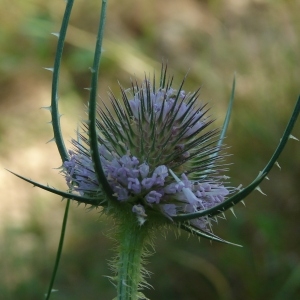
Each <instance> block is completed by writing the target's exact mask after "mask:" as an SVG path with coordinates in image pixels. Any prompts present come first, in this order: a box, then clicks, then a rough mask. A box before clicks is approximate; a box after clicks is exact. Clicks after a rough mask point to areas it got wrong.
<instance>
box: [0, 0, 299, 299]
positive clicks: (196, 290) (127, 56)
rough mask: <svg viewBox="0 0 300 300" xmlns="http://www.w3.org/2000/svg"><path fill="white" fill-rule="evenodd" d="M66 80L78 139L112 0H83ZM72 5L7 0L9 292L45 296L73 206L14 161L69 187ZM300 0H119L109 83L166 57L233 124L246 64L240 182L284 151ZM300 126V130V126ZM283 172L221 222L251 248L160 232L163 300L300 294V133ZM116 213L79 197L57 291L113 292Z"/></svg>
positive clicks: (240, 106)
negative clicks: (56, 90)
mask: <svg viewBox="0 0 300 300" xmlns="http://www.w3.org/2000/svg"><path fill="white" fill-rule="evenodd" d="M75 2H76V3H75V6H74V12H73V15H72V18H71V22H70V27H69V31H68V36H67V41H66V45H65V52H64V57H63V64H62V71H61V77H60V78H61V81H60V99H61V100H60V106H61V113H63V114H64V116H63V117H62V126H63V131H64V136H65V138H66V139H67V140H70V139H71V136H74V130H75V129H76V126H77V122H78V121H79V120H80V119H82V118H85V113H84V107H85V104H86V102H87V99H88V94H87V91H86V90H84V88H85V87H88V86H89V80H90V72H89V70H88V67H90V66H91V64H92V55H93V45H94V42H95V32H96V27H97V24H98V10H99V8H100V1H87V0H77V1H75ZM64 5H65V2H64V1H62V0H52V1H43V0H30V1H24V0H0V7H1V9H0V110H1V118H0V166H1V168H0V191H1V202H0V278H1V280H0V298H1V299H7V300H11V299H12V300H14V299H31V300H32V299H33V300H34V299H42V297H43V294H44V293H45V292H46V289H47V286H48V283H49V279H50V275H51V271H52V266H53V263H54V259H55V252H56V248H57V243H58V237H59V232H60V226H61V220H62V217H63V212H64V207H65V204H64V203H62V202H61V201H60V199H59V197H56V196H53V195H50V194H48V193H46V192H44V191H41V190H38V189H37V188H34V189H33V188H32V187H31V186H30V185H28V184H27V183H24V182H22V181H21V180H19V179H17V178H16V177H14V176H13V175H11V174H9V173H8V172H7V171H5V170H4V168H8V169H10V170H13V171H15V172H17V173H20V174H22V175H24V176H28V177H31V178H32V179H34V180H37V181H39V182H41V183H49V184H50V185H52V186H55V187H57V188H60V189H62V190H64V189H65V184H64V180H63V178H62V176H61V175H59V174H58V170H56V169H55V168H57V167H59V166H60V158H59V155H58V152H57V150H56V146H55V144H54V143H49V144H46V141H47V140H50V139H51V138H52V133H51V126H49V125H48V124H47V123H46V122H47V121H50V116H49V113H48V112H47V111H46V110H41V109H40V107H42V106H47V105H49V101H50V89H51V73H50V72H47V71H45V70H43V69H42V67H51V66H52V65H53V59H54V54H55V47H56V38H55V36H53V35H50V33H51V32H57V31H58V30H59V26H60V23H61V19H62V14H63V11H64ZM299 11H300V2H299V1H295V0H290V1H288V0H286V1H284V0H277V1H272V0H230V1H229V0H228V1H221V0H164V1H160V0H152V1H146V0H123V1H117V0H110V1H109V9H108V18H107V27H106V38H105V41H104V49H105V52H104V55H103V59H102V65H101V66H102V69H101V73H100V79H101V82H100V90H99V94H100V96H101V97H102V98H103V99H107V94H106V91H107V90H108V88H111V89H112V90H113V91H114V92H115V93H116V94H117V95H119V94H118V93H119V92H118V86H117V81H118V80H119V81H120V82H121V83H122V85H123V86H124V87H126V86H127V85H128V86H129V85H130V77H134V76H135V77H136V78H137V79H142V78H143V76H144V74H145V72H146V73H147V74H148V73H149V72H153V70H156V71H157V74H158V72H159V68H160V63H161V61H163V60H165V61H166V60H167V61H168V65H169V69H170V72H171V73H172V74H174V76H175V82H176V83H179V82H180V81H181V79H182V77H183V76H184V75H185V74H186V72H187V71H189V75H188V79H187V83H186V86H185V89H186V90H187V91H191V90H195V89H197V88H198V87H199V86H202V92H201V99H202V100H203V101H208V102H209V103H210V106H212V110H211V111H212V113H213V116H214V117H216V118H217V121H216V122H215V126H219V125H221V124H222V120H223V118H224V115H225V112H226V105H227V103H228V99H229V95H230V89H231V84H232V79H233V75H234V72H236V76H237V88H236V102H235V106H234V109H233V117H232V121H231V124H230V128H229V131H228V138H227V139H226V144H228V145H229V146H230V149H229V151H230V152H231V153H232V154H233V155H232V156H230V157H229V158H228V161H229V162H230V163H234V164H232V166H231V170H230V172H229V174H228V175H229V176H230V177H231V181H232V185H234V186H238V185H239V184H241V183H242V184H243V185H247V184H248V183H249V182H251V180H252V179H254V177H255V176H256V175H257V174H258V172H259V170H261V169H262V168H263V167H264V165H265V164H266V163H267V161H268V159H269V158H270V155H271V154H272V151H273V150H274V149H275V147H276V145H277V143H278V141H279V139H280V137H281V135H282V133H283V130H284V128H285V125H286V122H287V120H288V118H289V116H290V114H291V111H292V109H293V106H294V103H295V101H296V99H297V96H298V94H299V92H300V84H299V82H300V51H299V49H300V19H299ZM299 125H300V123H299V121H298V122H297V124H296V128H295V130H294V133H293V134H294V135H295V136H297V137H298V138H299V137H300V126H299ZM279 163H280V166H281V168H282V169H281V170H279V168H274V170H272V172H271V173H270V175H269V177H270V181H264V182H263V183H262V184H261V188H262V190H263V191H264V192H265V193H266V194H267V195H268V196H267V197H266V196H263V195H262V194H260V193H258V192H254V193H253V194H252V195H251V196H250V197H249V198H248V199H247V201H245V202H246V207H244V206H243V205H242V204H240V205H238V207H236V208H235V213H236V215H237V218H235V217H234V216H233V215H232V214H231V213H227V214H226V216H227V220H226V221H220V222H219V225H216V226H214V232H215V233H216V234H217V235H219V236H221V237H222V238H224V239H226V240H229V241H232V242H234V243H238V244H242V245H243V246H244V247H243V248H237V247H233V246H228V245H223V244H217V243H213V244H211V243H210V242H209V241H207V240H201V241H200V242H199V241H198V240H197V238H193V237H188V236H187V235H186V234H182V235H181V236H180V237H179V238H178V237H177V236H175V235H174V234H173V233H171V232H170V233H169V234H168V235H167V237H166V238H165V237H162V236H158V237H157V240H156V253H155V255H153V256H152V257H151V258H149V261H150V262H151V263H150V264H149V265H148V269H149V270H150V271H151V272H153V273H154V274H153V275H152V277H151V278H150V280H149V282H150V283H151V284H152V285H153V286H154V288H155V289H150V290H147V291H146V295H148V297H149V298H150V299H162V300H165V299H185V300H197V299H221V300H229V299H245V300H250V299H255V300H256V299H275V300H281V299H300V229H299V227H300V203H299V202H300V194H299V191H298V188H299V183H300V144H299V142H296V141H294V140H291V141H290V142H289V143H288V145H287V147H286V149H285V151H284V153H283V155H282V156H281V158H280V161H279ZM111 226H112V223H111V222H110V220H107V219H105V218H101V219H100V218H99V213H98V212H97V211H91V212H88V211H87V210H86V209H85V208H84V207H83V206H80V207H79V208H78V207H77V205H75V203H74V204H73V205H72V207H71V211H70V217H69V223H68V229H67V235H66V241H65V247H64V252H63V256H62V260H61V265H60V269H59V272H58V277H57V280H56V283H55V288H57V289H58V290H59V292H58V293H55V294H54V295H53V297H52V299H53V300H63V299H74V300H79V299H89V300H93V299H112V298H113V296H114V288H113V286H112V284H111V283H110V282H109V280H108V279H107V278H106V277H104V276H103V275H111V273H110V270H109V268H108V267H107V260H108V259H110V258H111V257H112V252H111V248H112V247H113V242H112V241H111V240H109V238H107V237H106V234H107V233H109V230H110V228H111Z"/></svg>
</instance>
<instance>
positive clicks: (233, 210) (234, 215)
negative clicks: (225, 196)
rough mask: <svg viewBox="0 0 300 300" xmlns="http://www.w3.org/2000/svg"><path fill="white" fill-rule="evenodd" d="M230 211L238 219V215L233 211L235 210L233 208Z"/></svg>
mask: <svg viewBox="0 0 300 300" xmlns="http://www.w3.org/2000/svg"><path fill="white" fill-rule="evenodd" d="M230 211H231V212H232V214H233V215H234V216H235V217H236V215H235V213H234V210H233V208H232V207H231V208H230Z"/></svg>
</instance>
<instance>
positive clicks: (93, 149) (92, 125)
mask: <svg viewBox="0 0 300 300" xmlns="http://www.w3.org/2000/svg"><path fill="white" fill-rule="evenodd" d="M106 7H107V0H102V6H101V15H100V22H99V28H98V33H97V42H96V47H95V55H94V62H93V67H92V69H91V71H92V79H91V90H90V100H89V124H88V126H89V141H90V154H91V158H92V161H93V164H94V168H95V173H96V176H97V179H98V183H99V185H100V186H101V187H102V190H103V192H104V193H105V195H106V196H107V197H109V198H114V197H113V196H112V195H113V190H112V188H111V187H110V185H109V183H108V181H107V179H106V176H105V174H104V171H103V168H102V164H101V160H100V153H99V148H98V136H97V126H96V114H97V109H96V105H97V90H98V73H99V66H100V58H101V52H102V41H103V34H104V26H105V19H106Z"/></svg>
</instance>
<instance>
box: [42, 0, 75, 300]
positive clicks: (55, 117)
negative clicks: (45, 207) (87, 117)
mask: <svg viewBox="0 0 300 300" xmlns="http://www.w3.org/2000/svg"><path fill="white" fill-rule="evenodd" d="M73 3H74V0H68V2H67V5H66V9H65V13H64V16H63V20H62V25H61V29H60V32H59V36H58V43H57V50H56V55H55V60H54V67H53V78H52V96H51V119H52V120H51V121H52V127H53V133H54V140H55V143H56V145H57V148H58V151H59V154H60V157H61V160H62V163H64V162H65V161H66V160H68V159H69V155H68V152H67V150H66V147H65V143H64V140H63V137H62V133H61V128H60V114H59V112H58V93H57V90H58V83H59V71H60V65H61V58H62V53H63V48H64V43H65V38H66V33H67V28H68V24H69V20H70V15H71V12H72V8H73ZM52 192H53V191H52ZM67 198H68V200H67V204H66V207H65V213H64V218H63V224H62V228H61V233H60V238H59V244H58V248H57V253H56V259H55V264H54V269H53V272H52V276H51V280H50V284H49V287H48V292H47V295H46V297H45V299H46V300H48V299H49V298H50V295H51V291H52V288H53V284H54V280H55V277H56V273H57V269H58V266H59V261H60V257H61V253H62V248H63V243H64V237H65V231H66V226H67V220H68V212H69V207H70V198H69V197H67Z"/></svg>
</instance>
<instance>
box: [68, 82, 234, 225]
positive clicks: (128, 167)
mask: <svg viewBox="0 0 300 300" xmlns="http://www.w3.org/2000/svg"><path fill="white" fill-rule="evenodd" d="M114 99H115V98H114ZM123 100H124V98H123ZM188 100H189V98H188V97H187V95H186V93H185V92H184V91H180V92H177V91H176V90H174V89H172V88H170V87H169V88H167V89H159V90H157V91H156V92H154V91H153V90H152V89H151V90H150V85H149V83H148V85H147V84H146V88H144V89H141V90H139V91H138V92H136V93H135V94H134V97H133V99H131V100H128V99H127V98H125V100H124V101H125V106H126V104H128V105H127V111H126V113H127V115H129V117H130V119H131V123H130V124H131V125H129V123H126V124H125V123H122V122H123V121H122V120H120V119H119V121H120V123H118V122H116V123H115V125H113V126H116V127H117V128H118V132H119V133H120V136H121V137H122V143H120V142H119V143H118V142H117V140H118V136H113V130H114V129H115V127H113V126H112V125H110V123H107V124H104V125H103V124H102V123H101V122H98V123H99V124H101V125H99V131H100V132H101V133H102V134H103V132H104V133H105V134H106V136H105V134H104V136H105V137H104V138H103V136H101V135H99V141H100V142H99V146H98V148H99V153H100V160H101V164H102V168H103V171H104V174H105V176H106V179H107V181H108V183H109V185H110V187H111V189H112V191H113V193H114V194H113V195H112V196H114V197H115V199H116V201H120V202H129V203H131V204H132V212H133V213H135V214H136V215H137V219H138V221H139V222H140V224H143V223H144V222H145V221H146V220H147V215H148V213H149V211H151V210H155V211H159V212H161V213H162V214H163V215H164V216H165V217H166V218H168V219H172V217H174V216H176V215H178V214H181V213H194V212H198V211H201V210H205V209H209V208H212V207H214V206H215V205H217V204H219V203H221V202H223V201H224V199H225V197H226V196H227V195H228V194H229V193H230V188H226V187H224V185H223V184H222V178H223V177H218V176H207V175H206V176H201V177H200V178H199V179H198V180H190V179H189V178H188V175H187V174H188V173H187V174H185V173H184V172H183V173H181V174H180V176H181V178H180V179H179V178H178V177H177V176H176V175H175V173H174V172H173V171H172V170H174V171H176V172H178V170H179V169H178V166H185V163H186V162H187V161H189V160H190V159H192V157H196V158H197V155H198V154H197V153H196V154H193V153H194V152H193V151H194V150H195V149H196V150H195V151H198V152H199V153H200V155H201V154H202V155H203V152H204V150H203V151H202V152H201V147H198V148H197V146H198V144H197V143H195V145H196V146H194V148H191V147H187V145H188V143H191V141H196V142H197V138H198V137H197V136H198V134H199V132H200V131H201V129H202V128H203V127H205V126H206V125H207V122H206V121H205V120H202V119H201V118H202V116H203V114H204V113H203V111H201V110H195V109H194V108H193V107H192V106H193V102H192V101H188ZM113 101H117V100H113ZM126 101H127V102H126ZM116 107H117V108H116V113H117V115H119V116H120V115H122V114H121V113H120V106H119V105H116ZM102 112H103V111H102ZM121 112H122V113H123V112H124V111H121ZM102 115H103V114H102ZM123 115H124V114H123ZM200 119H201V120H200ZM114 122H115V121H114ZM171 123H172V124H171ZM169 124H171V125H172V126H170V127H169V128H170V129H169V132H168V133H167V134H165V133H161V131H163V130H167V129H166V128H168V125H169ZM104 126H106V128H105V130H103V128H104ZM126 126H127V127H128V126H132V127H131V128H126ZM153 126H154V127H155V128H156V130H157V132H156V133H155V136H156V139H157V142H156V146H157V145H160V144H159V143H163V142H164V141H163V140H161V139H160V136H162V137H163V136H165V137H166V139H168V140H169V143H170V144H171V148H170V147H169V148H168V147H165V148H166V150H165V151H164V150H162V149H161V150H160V151H161V159H160V160H159V161H161V162H162V163H163V164H161V165H155V157H157V152H155V151H153V152H154V153H155V154H153V155H151V154H152V152H151V150H150V148H151V145H152V146H153V141H151V140H149V141H148V140H144V141H142V142H141V139H145V137H142V136H139V134H140V133H143V132H148V133H149V131H150V130H152V129H153ZM129 129H130V130H129ZM125 130H127V131H129V132H134V134H132V137H130V138H131V141H132V140H133V141H134V142H135V143H136V147H135V148H131V149H130V148H129V147H128V145H129V144H130V143H129V141H128V142H127V143H126V140H125V141H124V137H126V132H125ZM108 134H110V136H108ZM146 139H149V136H148V137H147V138H146ZM198 140H199V143H200V140H201V138H198ZM83 141H84V142H85V143H86V144H87V145H89V142H88V140H87V139H84V140H83ZM201 142H202V140H201ZM151 143H152V144H151ZM73 144H74V145H75V146H76V150H75V151H69V154H70V159H69V160H68V161H66V162H65V163H64V175H65V178H66V181H67V183H68V186H69V188H70V190H71V191H76V192H78V193H79V194H81V195H88V196H92V197H97V195H98V194H100V193H101V187H100V185H99V183H98V180H97V176H96V174H95V172H94V168H93V162H92V159H91V156H90V153H89V151H88V150H87V148H85V147H84V146H83V144H82V143H79V142H77V141H74V140H73ZM120 144H122V145H125V147H124V148H120ZM141 145H142V146H141ZM139 147H140V148H139ZM172 147H173V148H172ZM152 148H153V147H152ZM156 148H157V147H156ZM185 148H187V149H185ZM120 149H121V150H120ZM122 149H123V150H122ZM199 149H200V150H199ZM185 150H188V151H185ZM205 151H206V152H207V149H205ZM122 152H123V153H122ZM172 153H175V154H174V155H173V156H172V157H171V158H172V159H169V161H168V160H167V159H164V158H166V157H170V155H171V154H172ZM176 153H177V154H176ZM191 154H193V155H191ZM208 154H209V153H208ZM190 156H191V157H190ZM147 158H148V159H147ZM164 160H165V161H164ZM213 163H214V161H213V162H210V163H209V164H207V166H212V165H213ZM208 175H209V174H208ZM224 178H226V177H224ZM190 224H192V225H193V226H195V227H197V228H199V229H201V230H209V226H208V225H209V220H208V218H207V217H205V218H197V219H194V220H192V221H190Z"/></svg>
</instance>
